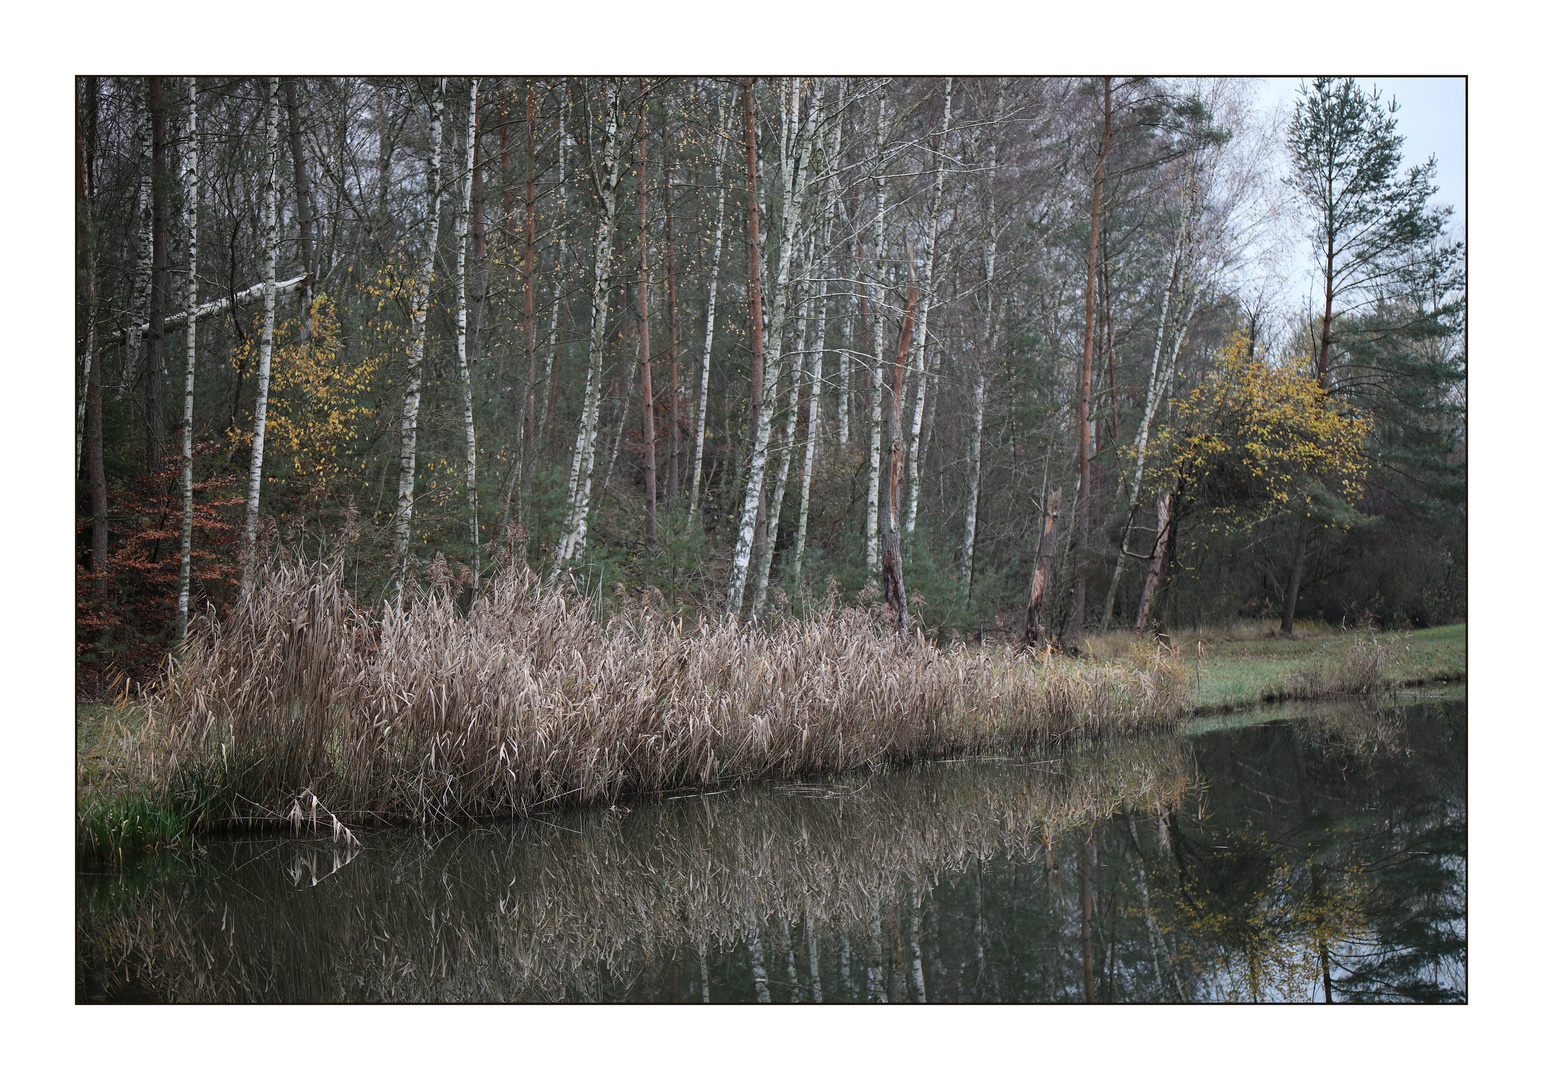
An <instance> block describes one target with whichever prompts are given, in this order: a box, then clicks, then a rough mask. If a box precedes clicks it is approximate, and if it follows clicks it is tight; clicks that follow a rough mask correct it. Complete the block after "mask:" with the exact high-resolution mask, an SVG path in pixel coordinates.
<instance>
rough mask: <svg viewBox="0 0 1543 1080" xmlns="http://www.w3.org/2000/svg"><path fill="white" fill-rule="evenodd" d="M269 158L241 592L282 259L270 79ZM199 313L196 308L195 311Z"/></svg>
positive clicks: (251, 537)
mask: <svg viewBox="0 0 1543 1080" xmlns="http://www.w3.org/2000/svg"><path fill="white" fill-rule="evenodd" d="M265 147H266V156H265V158H264V164H263V332H262V337H261V338H260V339H259V342H258V346H257V403H256V405H255V406H254V407H253V413H254V416H253V419H252V464H251V468H250V471H249V478H248V481H247V491H246V531H245V532H244V533H243V534H242V542H241V592H242V593H243V594H244V595H246V594H250V593H251V591H252V582H253V581H254V579H255V568H254V566H253V563H254V562H255V560H256V552H257V510H258V502H259V498H260V496H261V493H262V483H263V435H264V433H265V431H266V430H267V426H268V374H269V368H270V366H271V365H272V362H273V309H274V304H275V301H276V300H277V290H276V289H275V288H274V286H275V285H277V281H276V280H275V266H276V264H277V262H278V256H279V208H278V181H279V80H278V78H277V77H276V76H270V77H269V79H268V113H267V126H266V142H265ZM194 310H196V309H194Z"/></svg>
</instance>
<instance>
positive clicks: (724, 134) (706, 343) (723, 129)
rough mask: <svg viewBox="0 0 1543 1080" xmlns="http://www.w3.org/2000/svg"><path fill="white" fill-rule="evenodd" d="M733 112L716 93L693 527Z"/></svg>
mask: <svg viewBox="0 0 1543 1080" xmlns="http://www.w3.org/2000/svg"><path fill="white" fill-rule="evenodd" d="M733 109H734V98H733V95H732V94H731V95H730V97H729V101H728V104H727V105H725V104H724V100H723V93H722V91H719V94H718V139H717V142H716V144H715V145H714V152H713V183H714V184H715V185H716V186H717V188H718V224H717V225H716V227H714V229H713V268H712V272H711V274H709V276H708V279H707V313H706V316H705V318H704V320H703V321H704V323H705V330H704V333H703V338H702V382H701V390H700V392H699V394H698V397H697V408H696V453H695V454H694V455H693V457H692V465H691V507H690V511H689V515H688V516H689V519H690V521H691V522H692V523H693V525H694V524H695V523H696V522H697V521H698V520H699V516H698V515H699V514H700V512H701V502H700V498H701V493H702V445H703V441H704V439H705V438H706V436H707V378H708V373H709V372H710V371H711V369H712V361H713V324H714V323H713V321H714V318H715V317H716V315H717V309H718V273H719V270H720V269H721V268H722V265H723V264H722V258H723V212H724V200H725V196H727V194H728V188H727V186H726V185H725V184H724V182H723V158H724V154H725V152H726V151H727V150H728V140H729V131H728V117H729V113H730V112H732V111H733Z"/></svg>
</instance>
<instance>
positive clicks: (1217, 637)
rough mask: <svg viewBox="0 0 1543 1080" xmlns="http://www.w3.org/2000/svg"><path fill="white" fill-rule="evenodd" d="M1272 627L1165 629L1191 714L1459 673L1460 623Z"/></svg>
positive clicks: (1444, 679) (1113, 643)
mask: <svg viewBox="0 0 1543 1080" xmlns="http://www.w3.org/2000/svg"><path fill="white" fill-rule="evenodd" d="M1275 626H1276V624H1275V623H1273V622H1270V623H1265V622H1258V623H1241V624H1237V625H1235V626H1232V627H1229V628H1226V629H1208V628H1202V629H1198V630H1188V631H1182V632H1177V633H1174V634H1173V635H1172V636H1171V638H1170V643H1171V646H1172V648H1173V650H1174V651H1175V653H1176V654H1178V655H1179V656H1181V657H1182V658H1183V664H1184V667H1185V669H1186V670H1187V672H1188V684H1189V687H1190V699H1191V708H1192V710H1193V711H1194V712H1195V713H1196V714H1200V715H1204V714H1207V713H1216V712H1226V711H1230V710H1234V709H1251V708H1254V707H1255V706H1258V705H1262V704H1267V703H1269V702H1272V701H1301V700H1312V699H1314V698H1320V697H1329V696H1333V695H1336V694H1367V693H1376V692H1378V691H1380V690H1389V689H1392V688H1394V687H1403V686H1426V685H1431V684H1441V683H1451V682H1461V681H1463V680H1464V679H1465V678H1466V677H1467V672H1468V627H1467V625H1466V624H1462V623H1458V624H1455V625H1452V626H1437V627H1432V628H1430V629H1427V630H1413V631H1408V632H1404V633H1384V634H1373V633H1370V632H1368V631H1362V630H1344V629H1339V628H1329V627H1324V626H1321V625H1312V624H1308V625H1305V626H1303V625H1299V626H1298V633H1297V635H1296V636H1295V637H1292V638H1284V637H1281V636H1279V635H1278V634H1277V633H1276V632H1275ZM1090 646H1091V649H1090V651H1091V652H1092V653H1093V655H1094V656H1096V657H1100V658H1102V659H1105V660H1109V659H1117V658H1119V657H1121V656H1123V655H1125V654H1126V652H1127V651H1128V650H1130V649H1132V648H1136V647H1138V646H1136V644H1135V641H1134V637H1133V635H1131V634H1128V633H1119V634H1109V635H1105V636H1103V637H1100V638H1095V639H1094V640H1093V641H1092V642H1090Z"/></svg>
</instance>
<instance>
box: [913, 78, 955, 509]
mask: <svg viewBox="0 0 1543 1080" xmlns="http://www.w3.org/2000/svg"><path fill="white" fill-rule="evenodd" d="M953 111H954V80H953V78H952V77H950V78H949V79H948V81H947V82H946V83H944V87H943V130H942V131H941V132H940V133H939V134H938V147H937V149H936V150H934V151H933V152H932V194H931V196H930V198H929V204H930V205H929V206H928V210H927V219H928V220H927V233H926V236H925V237H924V239H923V247H924V250H923V252H922V273H921V282H920V287H919V289H918V294H919V295H918V299H917V303H918V305H919V307H920V310H918V311H917V313H916V336H915V337H914V338H913V339H912V343H911V365H912V371H913V372H914V374H915V377H916V404H915V407H914V408H913V409H912V411H911V440H910V446H909V447H908V449H907V453H906V458H905V477H906V492H907V493H906V502H905V531H906V535H908V536H909V535H910V534H911V533H912V532H914V531H915V530H916V502H917V498H918V496H919V494H920V491H921V454H920V452H919V451H920V450H921V434H922V416H923V410H924V409H925V408H926V405H927V378H928V362H929V361H932V363H931V366H932V368H933V370H936V368H937V363H936V361H934V360H933V358H932V356H931V355H930V354H929V353H928V351H927V309H928V308H930V307H931V306H932V265H933V260H934V254H935V252H936V251H937V246H938V219H939V218H940V217H941V216H942V213H943V156H944V154H945V152H946V151H947V150H948V124H949V121H950V120H951V119H952V118H953Z"/></svg>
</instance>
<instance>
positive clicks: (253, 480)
mask: <svg viewBox="0 0 1543 1080" xmlns="http://www.w3.org/2000/svg"><path fill="white" fill-rule="evenodd" d="M278 183H279V80H278V78H277V77H270V78H269V79H268V119H267V137H266V158H265V161H264V164H263V332H262V338H261V340H260V341H259V343H258V347H257V403H256V405H255V406H254V410H253V411H254V414H255V415H254V417H253V420H252V464H251V468H250V470H249V473H248V481H247V491H246V531H245V533H244V534H243V536H242V544H241V592H242V593H243V594H249V593H251V591H252V582H253V580H254V575H255V573H256V568H255V567H254V566H253V563H254V561H255V558H256V552H257V511H258V504H259V500H260V498H261V493H262V483H263V435H264V433H265V432H266V431H267V427H268V374H269V368H270V367H271V365H272V362H273V308H274V303H275V301H276V300H277V290H276V289H275V285H276V284H277V282H276V281H275V280H274V267H275V264H276V263H277V262H278V257H279V211H278Z"/></svg>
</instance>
